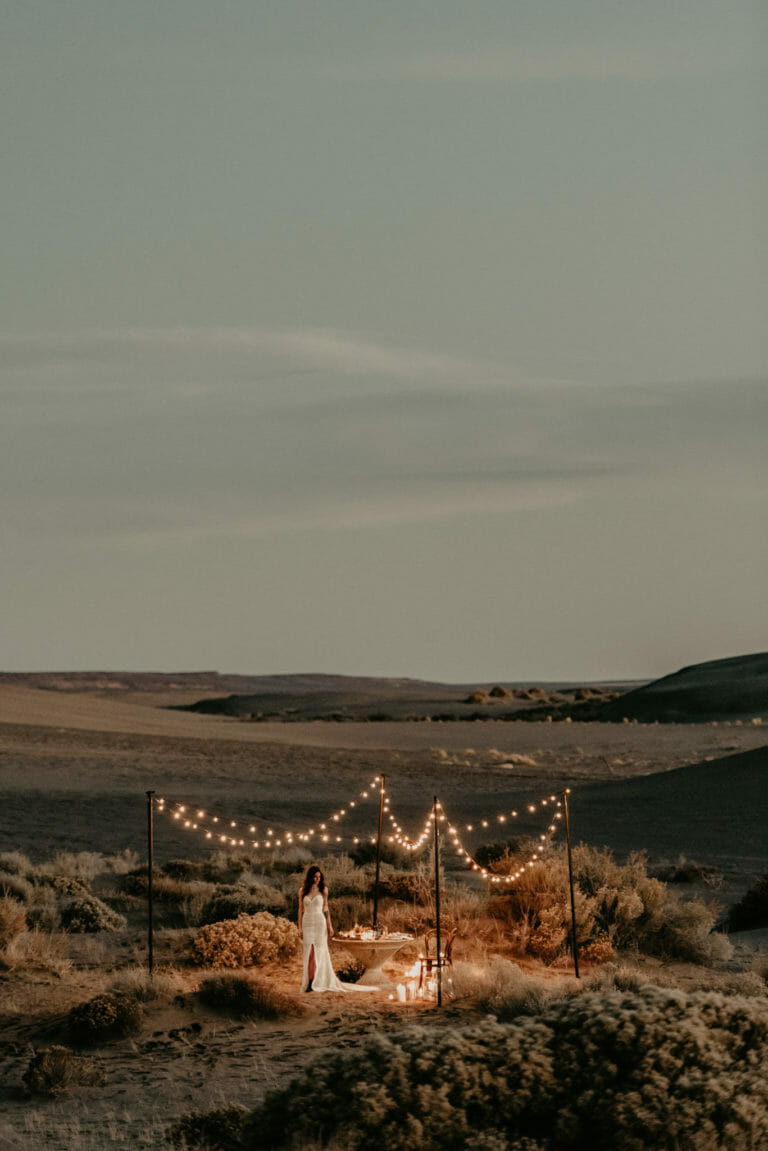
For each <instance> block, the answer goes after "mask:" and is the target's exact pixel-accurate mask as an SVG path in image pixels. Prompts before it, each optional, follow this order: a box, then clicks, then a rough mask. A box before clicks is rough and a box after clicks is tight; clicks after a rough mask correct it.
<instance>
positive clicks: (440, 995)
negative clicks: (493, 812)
mask: <svg viewBox="0 0 768 1151" xmlns="http://www.w3.org/2000/svg"><path fill="white" fill-rule="evenodd" d="M437 813H438V802H437V796H435V799H434V803H433V805H432V822H433V824H434V825H435V927H436V928H437V938H436V940H435V942H436V944H437V1006H438V1007H442V1006H443V963H442V955H441V952H442V946H441V938H440V831H439V829H438V826H437V824H438V814H437Z"/></svg>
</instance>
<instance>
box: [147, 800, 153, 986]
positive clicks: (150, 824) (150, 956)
mask: <svg viewBox="0 0 768 1151" xmlns="http://www.w3.org/2000/svg"><path fill="white" fill-rule="evenodd" d="M154 794H155V793H154V791H148V792H147V859H148V869H147V966H148V968H149V974H150V975H152V974H153V971H154V967H155V958H154V953H153V944H154V941H153V938H152V872H153V871H154V869H155V828H154V804H153V802H152V796H153V795H154Z"/></svg>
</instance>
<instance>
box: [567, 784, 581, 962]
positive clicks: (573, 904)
mask: <svg viewBox="0 0 768 1151" xmlns="http://www.w3.org/2000/svg"><path fill="white" fill-rule="evenodd" d="M563 805H564V807H565V841H566V843H567V845H568V883H569V885H570V888H571V946H572V948H573V973H574V975H575V976H576V978H577V979H578V978H579V944H578V940H577V939H576V899H575V896H574V893H573V858H572V857H571V822H570V819H569V817H568V788H567V787H566V789H565V791H564V792H563Z"/></svg>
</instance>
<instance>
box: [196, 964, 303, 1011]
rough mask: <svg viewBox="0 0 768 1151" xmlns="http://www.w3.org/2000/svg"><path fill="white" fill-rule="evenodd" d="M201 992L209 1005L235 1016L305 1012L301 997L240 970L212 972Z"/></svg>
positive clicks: (201, 987)
mask: <svg viewBox="0 0 768 1151" xmlns="http://www.w3.org/2000/svg"><path fill="white" fill-rule="evenodd" d="M199 995H200V999H201V1000H202V1002H203V1003H205V1004H206V1005H207V1006H208V1007H213V1008H215V1009H216V1010H217V1011H221V1012H222V1013H223V1014H224V1015H228V1016H229V1017H230V1018H232V1019H282V1018H284V1017H285V1016H291V1015H301V1014H302V1013H303V1008H302V1007H301V1006H300V1004H299V1002H298V1000H296V999H293V998H291V996H290V995H284V994H283V993H282V992H281V991H277V990H276V989H275V988H274V987H270V985H269V984H268V983H265V982H264V981H263V980H262V979H257V978H255V977H254V976H253V975H245V974H242V973H240V972H234V971H231V972H223V973H221V974H219V975H209V976H208V977H207V978H206V979H203V981H202V982H201V984H200V991H199Z"/></svg>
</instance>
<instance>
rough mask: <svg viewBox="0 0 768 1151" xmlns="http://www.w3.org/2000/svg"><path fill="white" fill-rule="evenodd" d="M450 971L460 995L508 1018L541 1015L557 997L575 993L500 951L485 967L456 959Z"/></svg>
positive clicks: (458, 996)
mask: <svg viewBox="0 0 768 1151" xmlns="http://www.w3.org/2000/svg"><path fill="white" fill-rule="evenodd" d="M449 975H450V979H451V982H452V990H453V994H454V995H455V996H456V997H457V998H462V999H471V1000H472V1001H473V1002H474V1004H475V1005H476V1006H477V1007H479V1008H480V1009H481V1010H482V1011H486V1012H488V1014H489V1015H495V1016H496V1018H497V1019H500V1020H502V1021H505V1022H506V1021H508V1020H510V1019H516V1018H517V1017H518V1016H520V1015H539V1014H540V1013H541V1012H542V1011H543V1010H544V1008H545V1007H546V1006H547V1005H548V1004H549V1003H551V1002H552V1001H553V1000H554V999H557V998H562V997H563V996H564V995H566V994H569V993H570V994H574V993H575V992H569V990H568V989H567V986H566V985H565V984H563V983H561V982H559V981H558V982H555V981H554V980H552V979H539V978H537V977H536V976H535V975H526V974H525V973H524V972H523V971H522V970H521V969H520V968H519V967H518V965H517V964H516V963H512V962H511V961H510V960H509V959H503V958H502V957H501V956H500V955H494V956H492V957H491V959H490V960H489V961H488V962H487V963H486V964H484V965H483V966H482V967H478V966H476V965H474V964H469V963H454V965H453V967H452V968H451V969H450V973H449Z"/></svg>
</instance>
